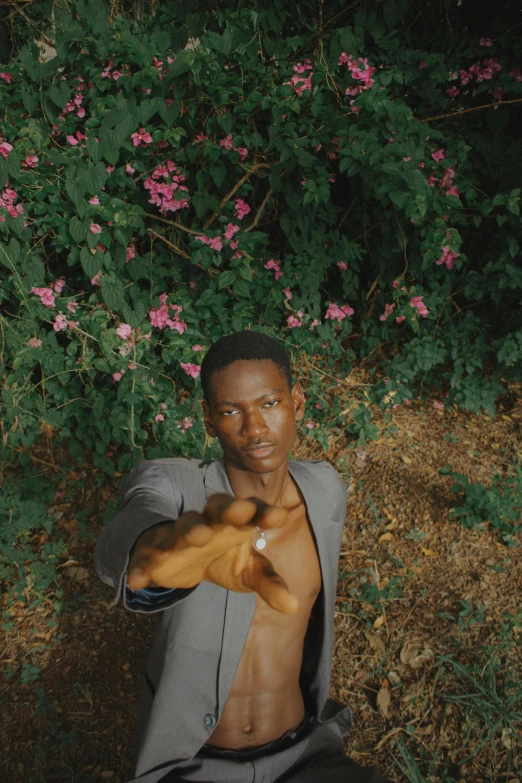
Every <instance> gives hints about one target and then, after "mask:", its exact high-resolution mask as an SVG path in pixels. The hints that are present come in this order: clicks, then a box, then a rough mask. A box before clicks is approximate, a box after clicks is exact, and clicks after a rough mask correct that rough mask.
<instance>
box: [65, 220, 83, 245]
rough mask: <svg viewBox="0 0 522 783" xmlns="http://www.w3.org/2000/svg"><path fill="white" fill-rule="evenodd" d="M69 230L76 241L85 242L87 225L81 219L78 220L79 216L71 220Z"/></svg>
mask: <svg viewBox="0 0 522 783" xmlns="http://www.w3.org/2000/svg"><path fill="white" fill-rule="evenodd" d="M69 231H70V233H71V236H72V238H73V239H74V241H75V242H77V243H78V244H79V243H80V242H83V240H84V239H85V237H86V236H87V226H86V225H85V224H84V223H82V221H81V220H78V218H77V217H73V218H71V220H70V221H69Z"/></svg>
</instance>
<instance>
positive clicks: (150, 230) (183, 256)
mask: <svg viewBox="0 0 522 783" xmlns="http://www.w3.org/2000/svg"><path fill="white" fill-rule="evenodd" d="M148 232H149V234H150V235H151V236H152V237H155V238H156V239H161V240H162V242H165V244H166V245H168V246H169V247H171V248H172V250H174V252H175V253H177V254H178V255H179V256H181V257H182V258H186V259H187V260H188V261H190V256H189V254H188V253H185V251H184V250H182V249H181V248H180V247H178V246H177V245H175V244H174V242H170V240H168V239H167V238H166V237H164V236H162V234H157V233H156V232H155V231H153V230H152V229H151V228H149V229H148Z"/></svg>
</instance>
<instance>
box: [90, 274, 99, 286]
mask: <svg viewBox="0 0 522 783" xmlns="http://www.w3.org/2000/svg"><path fill="white" fill-rule="evenodd" d="M91 285H100V275H94V277H91Z"/></svg>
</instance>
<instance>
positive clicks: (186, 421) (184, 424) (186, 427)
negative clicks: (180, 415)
mask: <svg viewBox="0 0 522 783" xmlns="http://www.w3.org/2000/svg"><path fill="white" fill-rule="evenodd" d="M191 427H192V420H191V419H189V417H188V416H185V418H184V419H183V421H182V422H181V424H178V430H183V432H186V431H187V430H189V429H190V428H191Z"/></svg>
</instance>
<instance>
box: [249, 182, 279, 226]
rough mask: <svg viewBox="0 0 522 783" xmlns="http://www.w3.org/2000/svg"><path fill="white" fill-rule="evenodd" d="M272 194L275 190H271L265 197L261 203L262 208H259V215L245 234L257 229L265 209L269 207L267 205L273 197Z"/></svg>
mask: <svg viewBox="0 0 522 783" xmlns="http://www.w3.org/2000/svg"><path fill="white" fill-rule="evenodd" d="M272 193H273V190H272V188H270V190H269V191H268V193H267V194H266V196H265V197H264V199H263V201H262V202H261V206H260V207H259V209H258V210H257V214H256V216H255V218H254V220H253V221H252V223H251V224H250V225H249V226H248V228H245V233H246V232H247V231H252V229H253V228H255V227H256V226H257V224H258V223H259V221H260V219H261V215H262V214H263V212H264V209H265V207H266V205H267V203H268V200H269V199H270V196H271V195H272Z"/></svg>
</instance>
